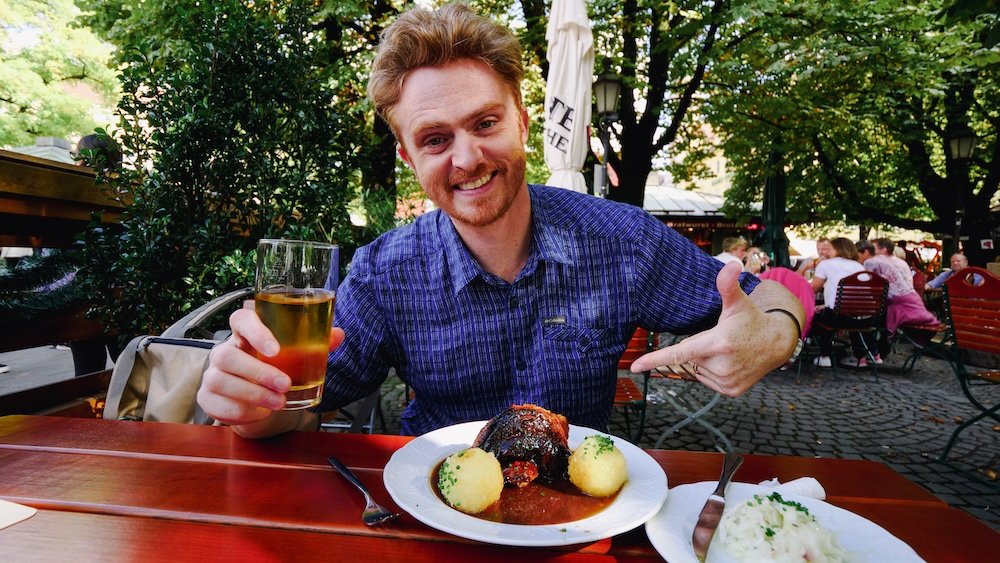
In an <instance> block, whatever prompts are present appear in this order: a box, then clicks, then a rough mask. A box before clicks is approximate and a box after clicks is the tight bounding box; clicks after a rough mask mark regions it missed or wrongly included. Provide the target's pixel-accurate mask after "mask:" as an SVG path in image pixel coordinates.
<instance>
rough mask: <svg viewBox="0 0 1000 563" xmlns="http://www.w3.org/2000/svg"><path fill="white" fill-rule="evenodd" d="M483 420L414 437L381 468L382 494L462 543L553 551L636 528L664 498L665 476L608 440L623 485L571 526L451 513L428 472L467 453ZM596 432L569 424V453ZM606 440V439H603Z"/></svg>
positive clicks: (634, 450)
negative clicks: (621, 460) (621, 467)
mask: <svg viewBox="0 0 1000 563" xmlns="http://www.w3.org/2000/svg"><path fill="white" fill-rule="evenodd" d="M484 424H486V421H478V422H466V423H464V424H456V425H454V426H448V427H446V428H441V429H439V430H435V431H433V432H429V433H427V434H424V435H423V436H420V437H418V438H415V439H414V440H412V441H411V442H409V443H408V444H406V445H405V446H403V447H402V448H400V449H399V450H397V451H396V452H395V453H394V454H393V455H392V458H391V459H390V460H389V463H388V464H386V466H385V471H384V472H383V474H382V478H383V480H384V481H385V487H386V490H388V491H389V494H390V495H391V496H392V499H393V500H394V501H396V504H398V505H399V507H400V508H402V509H403V510H405V511H407V512H408V513H410V514H411V515H412V516H413V517H414V518H416V519H417V520H420V521H421V522H423V523H424V524H427V525H428V526H430V527H432V528H436V529H438V530H441V531H442V532H447V533H449V534H453V535H456V536H459V537H462V538H467V539H471V540H478V541H482V542H487V543H492V544H499V545H516V546H554V545H571V544H577V543H586V542H592V541H597V540H601V539H604V538H608V537H611V536H613V535H615V534H620V533H623V532H627V531H629V530H631V529H633V528H636V527H638V526H641V525H642V524H643V523H644V522H645V521H646V520H648V519H649V518H650V517H652V516H653V515H654V514H656V513H657V511H659V510H660V507H661V506H662V505H663V501H664V500H666V498H667V476H666V474H665V473H664V472H663V468H661V467H660V465H659V464H658V463H656V461H655V460H654V459H653V458H651V457H650V456H649V454H647V453H646V452H644V451H642V450H641V449H640V448H638V447H636V446H634V445H633V444H631V443H629V442H628V441H626V440H624V439H621V438H617V437H615V436H609V437H610V438H611V439H612V440H614V442H615V445H616V446H617V447H618V449H619V450H621V452H622V454H623V455H624V456H625V461H626V463H627V464H628V481H627V482H626V483H625V486H624V487H622V490H621V492H620V493H618V497H617V498H616V499H615V501H614V502H613V503H611V505H610V506H609V507H608V508H606V509H604V510H603V511H601V512H599V513H598V514H595V515H593V516H590V517H588V518H584V519H582V520H577V521H574V522H565V523H561V524H549V525H539V526H523V525H517V524H499V523H496V522H488V521H486V520H482V519H479V518H476V517H474V516H469V515H467V514H463V513H461V512H459V511H458V510H455V509H454V508H451V507H450V506H448V505H447V504H445V503H444V502H443V501H441V499H440V498H438V496H437V495H436V494H435V493H434V491H433V490H432V489H431V487H432V485H431V472H432V471H433V470H434V468H435V467H437V464H439V463H440V462H441V461H443V460H444V458H446V457H448V456H449V455H451V454H453V453H455V452H457V451H459V450H461V449H464V448H468V447H469V446H470V445H471V444H472V441H473V440H475V438H476V435H477V434H478V433H479V430H480V429H481V428H482V427H483V425H484ZM591 434H604V433H602V432H598V431H597V430H592V429H589V428H584V427H580V426H573V425H570V428H569V446H570V449H575V448H576V447H577V446H578V445H580V443H581V442H583V439H584V438H586V437H587V436H590V435H591ZM604 435H607V434H604Z"/></svg>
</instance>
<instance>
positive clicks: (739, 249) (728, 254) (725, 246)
mask: <svg viewBox="0 0 1000 563" xmlns="http://www.w3.org/2000/svg"><path fill="white" fill-rule="evenodd" d="M747 246H749V243H747V239H745V238H743V237H726V238H724V239H722V252H720V253H718V254H716V255H715V259H716V260H718V261H719V262H722V263H723V264H728V263H730V262H739V263H740V264H741V265H742V264H743V258H744V257H745V256H746V255H747Z"/></svg>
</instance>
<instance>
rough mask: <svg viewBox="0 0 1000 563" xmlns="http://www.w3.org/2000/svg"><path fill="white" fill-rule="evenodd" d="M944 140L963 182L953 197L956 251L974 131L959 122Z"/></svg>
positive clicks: (959, 235) (974, 139) (959, 237)
mask: <svg viewBox="0 0 1000 563" xmlns="http://www.w3.org/2000/svg"><path fill="white" fill-rule="evenodd" d="M945 140H946V141H947V143H948V156H950V157H951V160H953V161H954V162H955V163H956V164H958V165H959V166H960V167H961V168H960V170H959V171H956V176H958V175H959V174H958V172H961V176H962V178H961V180H960V181H961V182H962V184H963V185H962V186H960V187H959V189H958V190H957V192H958V193H957V194H956V197H955V252H958V251H959V244H960V241H961V235H962V217H963V216H964V215H965V206H964V205H963V203H962V195H963V192H964V190H965V185H964V183H965V182H966V181H968V177H969V160H970V159H972V152H973V151H974V150H975V149H976V140H977V139H976V132H975V131H973V130H972V128H971V127H969V126H968V125H966V124H965V123H960V124H957V125H954V126H951V127H949V128H948V133H947V135H946V139H945ZM958 181H959V180H956V182H958Z"/></svg>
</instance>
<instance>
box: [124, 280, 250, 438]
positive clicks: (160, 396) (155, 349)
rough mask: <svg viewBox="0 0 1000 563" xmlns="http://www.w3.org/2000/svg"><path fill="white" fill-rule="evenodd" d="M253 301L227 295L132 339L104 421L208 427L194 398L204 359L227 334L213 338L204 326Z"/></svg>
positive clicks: (243, 294)
mask: <svg viewBox="0 0 1000 563" xmlns="http://www.w3.org/2000/svg"><path fill="white" fill-rule="evenodd" d="M252 295H253V289H252V288H243V289H238V290H236V291H232V292H229V293H227V294H225V295H222V296H219V297H217V298H215V299H213V300H212V301H209V302H208V303H206V304H204V305H202V306H201V307H198V308H197V309H195V310H194V311H192V312H190V313H188V314H187V315H185V316H184V318H182V319H181V320H179V321H177V322H176V323H174V324H173V325H171V326H170V328H168V329H167V330H165V331H164V332H163V334H161V335H159V336H149V335H146V336H137V337H136V338H133V339H132V341H131V342H129V343H128V345H127V346H126V347H125V349H124V350H122V353H121V354H120V355H119V356H118V360H117V361H116V362H115V367H114V371H113V372H112V374H111V383H110V384H109V385H108V394H107V398H106V399H105V404H104V418H106V419H110V420H142V421H148V422H182V423H194V424H211V423H212V422H213V420H212V419H211V418H209V417H208V415H206V414H205V412H204V411H202V410H201V407H200V406H199V405H198V401H197V400H196V395H197V393H198V387H200V386H201V378H202V374H204V372H205V368H206V367H207V366H208V354H209V352H211V351H212V348H213V347H215V345H216V344H219V343H221V342H222V341H224V340H225V339H226V338H227V337H228V331H223V332H219V333H212V332H210V331H209V330H208V329H206V328H205V326H206V325H207V324H208V322H209V321H210V320H212V318H214V317H215V316H216V315H217V314H219V313H221V312H223V311H227V310H230V309H236V308H238V307H239V306H240V305H239V304H241V303H242V301H243V300H244V299H246V298H248V297H251V296H252ZM233 305H236V307H233ZM192 336H197V337H196V338H195V337H192Z"/></svg>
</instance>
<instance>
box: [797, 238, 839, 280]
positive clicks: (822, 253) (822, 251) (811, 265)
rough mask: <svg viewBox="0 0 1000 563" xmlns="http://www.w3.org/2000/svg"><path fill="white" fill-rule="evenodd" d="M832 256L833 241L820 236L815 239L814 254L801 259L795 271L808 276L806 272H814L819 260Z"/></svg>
mask: <svg viewBox="0 0 1000 563" xmlns="http://www.w3.org/2000/svg"><path fill="white" fill-rule="evenodd" d="M833 256H834V251H833V243H832V242H831V241H830V239H828V238H826V237H822V238H820V239H819V240H817V241H816V256H814V257H812V258H806V259H805V260H803V261H802V263H800V264H799V267H798V268H796V270H795V271H796V272H798V273H800V274H802V275H803V276H806V277H807V278H808V277H809V276H808V275H807V274H808V273H810V272H815V271H816V267H817V266H818V265H819V263H820V262H821V261H823V260H826V259H827V258H833Z"/></svg>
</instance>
